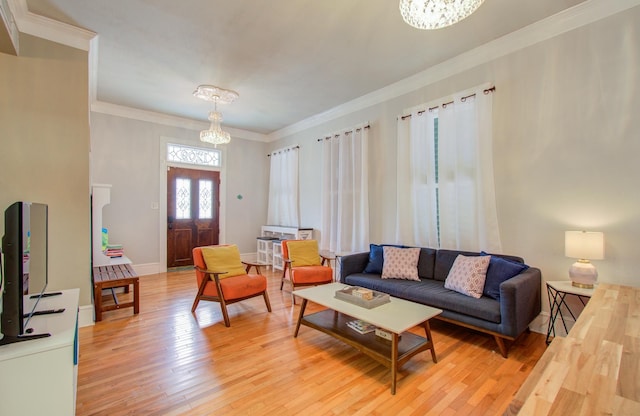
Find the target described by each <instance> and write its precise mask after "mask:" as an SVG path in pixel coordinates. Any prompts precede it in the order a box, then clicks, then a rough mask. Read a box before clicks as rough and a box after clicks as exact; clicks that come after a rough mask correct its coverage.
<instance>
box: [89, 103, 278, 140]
mask: <svg viewBox="0 0 640 416" xmlns="http://www.w3.org/2000/svg"><path fill="white" fill-rule="evenodd" d="M91 111H93V112H95V113H101V114H108V115H112V116H118V117H124V118H130V119H133V120H140V121H148V122H150V123H156V124H161V125H164V126H170V127H179V128H183V129H190V130H196V131H199V130H204V129H207V128H209V122H204V121H199V120H192V119H189V118H184V117H178V116H172V115H169V114H163V113H156V112H153V111H147V110H140V109H137V108H132V107H126V106H122V105H117V104H111V103H107V102H104V101H94V102H92V103H91ZM224 129H225V130H226V131H228V132H229V134H231V138H232V141H233V138H234V137H236V138H239V139H246V140H253V141H258V142H264V143H266V142H267V139H268V137H267V136H266V135H265V134H261V133H256V132H253V131H249V130H242V129H236V128H233V127H228V126H225V127H224Z"/></svg>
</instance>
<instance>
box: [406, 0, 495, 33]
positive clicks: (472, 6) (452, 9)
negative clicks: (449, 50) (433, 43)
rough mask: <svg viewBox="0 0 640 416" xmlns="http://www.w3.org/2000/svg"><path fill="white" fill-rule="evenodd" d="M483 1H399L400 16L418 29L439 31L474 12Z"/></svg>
mask: <svg viewBox="0 0 640 416" xmlns="http://www.w3.org/2000/svg"><path fill="white" fill-rule="evenodd" d="M482 3H484V0H400V14H401V15H402V18H403V19H404V21H405V22H407V24H409V25H411V26H413V27H415V28H418V29H427V30H431V29H440V28H443V27H447V26H451V25H453V24H455V23H458V22H459V21H460V20H462V19H464V18H466V17H467V16H469V15H470V14H471V13H473V12H475V11H476V9H477V8H478V7H480V5H481V4H482Z"/></svg>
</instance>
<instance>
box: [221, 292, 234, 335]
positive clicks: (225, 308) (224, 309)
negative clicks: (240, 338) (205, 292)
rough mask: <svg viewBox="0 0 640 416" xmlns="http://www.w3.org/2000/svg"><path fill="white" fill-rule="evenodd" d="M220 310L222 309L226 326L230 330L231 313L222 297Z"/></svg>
mask: <svg viewBox="0 0 640 416" xmlns="http://www.w3.org/2000/svg"><path fill="white" fill-rule="evenodd" d="M220 309H222V317H223V318H224V325H225V326H226V327H227V328H228V327H230V326H231V321H230V320H229V313H228V312H227V303H226V302H225V301H224V297H222V296H220Z"/></svg>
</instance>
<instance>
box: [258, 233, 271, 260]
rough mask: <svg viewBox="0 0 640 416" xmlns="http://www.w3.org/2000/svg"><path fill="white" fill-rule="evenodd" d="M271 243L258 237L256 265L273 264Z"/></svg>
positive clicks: (269, 239) (269, 240)
mask: <svg viewBox="0 0 640 416" xmlns="http://www.w3.org/2000/svg"><path fill="white" fill-rule="evenodd" d="M273 241H274V240H272V239H271V238H269V237H258V263H261V264H271V263H272V262H273Z"/></svg>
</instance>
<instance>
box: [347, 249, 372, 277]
mask: <svg viewBox="0 0 640 416" xmlns="http://www.w3.org/2000/svg"><path fill="white" fill-rule="evenodd" d="M367 263H369V252H368V251H366V252H362V253H354V254H348V255H346V256H343V257H341V258H340V283H344V279H345V277H347V276H349V275H350V274H354V273H362V272H363V270H364V268H365V267H367Z"/></svg>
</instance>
